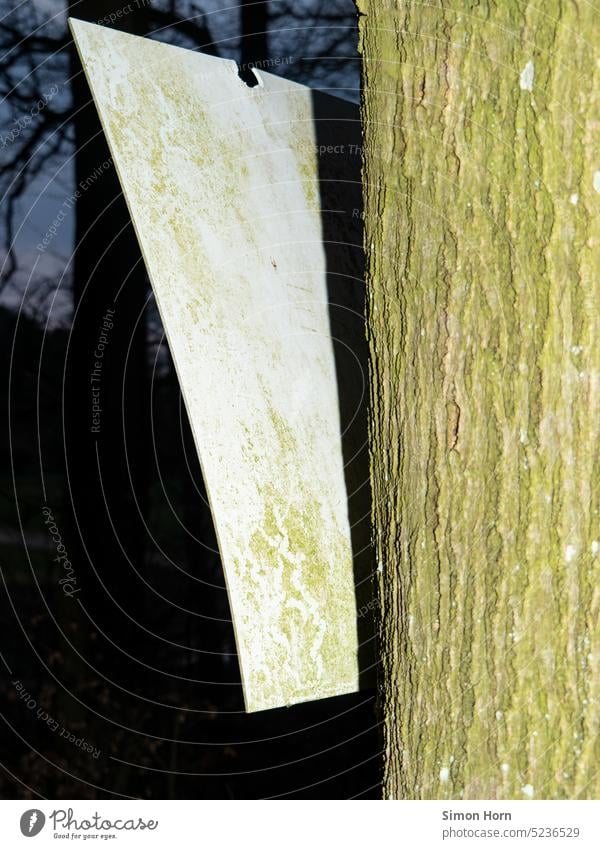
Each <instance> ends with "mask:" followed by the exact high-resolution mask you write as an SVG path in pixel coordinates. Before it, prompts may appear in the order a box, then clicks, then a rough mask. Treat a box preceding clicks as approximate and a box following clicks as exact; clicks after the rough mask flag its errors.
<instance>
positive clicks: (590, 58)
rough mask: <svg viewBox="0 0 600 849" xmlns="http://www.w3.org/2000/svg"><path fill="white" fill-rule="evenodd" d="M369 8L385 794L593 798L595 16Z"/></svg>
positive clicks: (597, 489)
mask: <svg viewBox="0 0 600 849" xmlns="http://www.w3.org/2000/svg"><path fill="white" fill-rule="evenodd" d="M358 7H359V10H360V12H361V13H363V14H362V16H361V18H360V50H361V52H362V55H363V57H364V99H363V118H364V125H365V128H364V132H365V153H364V178H365V187H366V188H365V243H366V246H367V249H368V282H367V288H368V332H369V344H370V365H371V382H372V389H371V391H372V421H371V474H372V483H373V503H374V511H373V512H374V525H375V536H376V546H377V552H378V561H379V564H380V565H379V601H380V641H381V650H382V685H381V686H382V709H383V719H384V735H385V765H384V794H385V796H386V797H388V798H397V797H401V798H461V797H464V798H517V799H518V798H530V797H535V798H588V797H596V798H597V797H598V796H600V772H599V771H598V763H600V745H599V740H600V735H599V724H600V722H599V720H600V701H599V696H600V670H599V662H600V628H599V625H598V617H599V614H600V589H599V585H598V571H599V570H598V566H599V564H600V553H599V549H600V542H599V541H600V517H599V501H600V475H599V468H598V449H599V431H600V370H599V368H600V356H599V355H600V327H599V310H598V304H599V303H600V300H599V295H600V292H599V290H598V282H599V276H598V268H597V264H596V267H595V268H594V265H595V259H597V250H598V235H599V233H598V230H599V219H598V205H599V203H600V197H599V195H598V193H599V192H600V170H598V169H600V157H599V155H598V148H597V147H596V149H595V152H594V150H593V136H594V134H595V135H596V144H597V133H598V126H599V125H598V109H597V107H598V101H597V92H598V91H599V90H600V79H599V76H600V63H599V62H598V61H597V59H596V55H595V52H594V45H597V44H598V38H599V35H600V28H599V25H598V15H597V11H595V10H594V8H593V6H592V5H590V4H589V3H587V2H584V0H579V1H578V2H574V0H572V2H568V3H565V2H559V0H549V2H547V3H544V4H540V3H537V4H535V3H529V4H528V3H523V2H520V0H497V2H493V0H488V2H481V3H465V2H464V0H454V2H453V0H445V2H444V3H439V2H433V3H431V4H425V5H423V4H422V3H417V2H411V0H404V2H399V0H376V2H375V0H373V2H368V0H358ZM594 254H595V256H594Z"/></svg>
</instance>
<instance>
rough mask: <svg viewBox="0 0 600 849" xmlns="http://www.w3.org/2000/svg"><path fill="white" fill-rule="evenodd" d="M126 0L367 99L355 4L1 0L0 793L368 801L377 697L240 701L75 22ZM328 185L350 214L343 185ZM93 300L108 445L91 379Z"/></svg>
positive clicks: (180, 423) (182, 41) (207, 543)
mask: <svg viewBox="0 0 600 849" xmlns="http://www.w3.org/2000/svg"><path fill="white" fill-rule="evenodd" d="M221 7H223V8H221ZM226 7H228V8H226ZM118 10H121V12H122V14H121V15H120V16H119V18H118V19H117V20H115V26H116V27H117V28H118V29H121V30H127V31H129V32H132V33H135V34H138V35H146V36H151V37H153V38H157V39H159V40H162V41H169V42H171V43H175V44H179V45H181V46H185V47H189V48H192V49H201V50H204V51H207V52H211V53H213V54H216V55H219V56H223V57H226V58H232V59H235V60H236V61H238V62H239V63H241V64H242V66H247V65H249V64H251V63H256V64H257V65H258V67H261V65H262V66H263V67H265V68H266V69H268V70H270V71H271V72H273V73H279V74H282V75H283V76H286V77H288V78H290V79H293V80H296V81H298V82H302V83H305V84H308V85H311V86H313V87H315V88H318V89H321V90H323V91H328V92H329V93H331V94H335V95H337V96H338V97H343V98H345V99H346V100H349V101H354V102H358V97H359V63H358V57H357V54H356V20H355V11H354V7H353V4H352V2H351V0H331V2H321V3H319V2H312V0H306V2H296V3H294V2H269V3H246V4H243V5H242V6H241V7H235V6H229V4H225V3H218V2H205V3H203V2H198V3H194V2H158V0H151V1H150V2H146V3H142V0H139V5H138V0H132V2H131V4H129V3H123V2H121V0H113V2H108V0H89V1H88V0H80V2H74V3H71V4H70V10H69V9H68V8H67V7H66V6H65V4H62V3H59V2H56V0H43V2H42V0H37V2H35V3H32V2H27V3H24V4H21V5H16V4H14V3H6V2H4V0H0V43H1V48H0V49H1V53H2V57H3V61H2V71H1V74H0V85H1V87H2V93H1V94H2V104H1V105H0V163H1V165H2V176H1V178H0V183H1V185H0V192H1V197H2V206H1V219H0V225H1V230H2V232H1V242H0V250H1V254H0V266H1V269H2V277H1V286H2V288H1V291H0V345H1V347H2V356H3V358H2V363H3V368H2V382H1V390H0V391H1V392H2V408H3V411H4V415H3V418H2V440H1V443H0V451H1V452H2V457H1V459H2V462H1V464H0V474H1V479H0V566H1V571H2V574H1V578H2V583H1V586H0V635H1V636H0V649H1V653H2V654H1V656H0V690H1V692H0V705H1V709H2V723H0V761H1V769H0V796H1V797H3V798H35V797H37V796H41V797H48V798H96V797H97V798H107V797H121V796H122V797H142V798H263V797H278V796H283V797H296V798H301V797H313V798H314V797H316V798H349V797H353V798H354V797H363V798H366V797H373V796H375V797H376V796H378V795H379V788H378V782H379V767H378V752H379V748H380V741H379V738H378V733H377V726H376V719H375V715H374V694H373V691H371V690H365V691H363V692H362V693H360V694H356V695H352V696H346V697H339V698H336V699H328V700H324V701H319V702H314V703H309V704H306V705H301V706H296V707H293V708H288V709H285V710H277V711H268V712H264V713H259V714H254V715H246V714H245V713H244V712H243V709H242V696H241V685H240V679H239V671H238V667H237V658H236V653H235V643H234V639H233V631H232V627H231V621H230V614H229V607H228V603H227V596H226V592H225V588H224V580H223V574H222V569H221V565H220V561H219V557H218V553H217V551H216V543H215V538H214V532H213V528H212V523H211V517H210V512H209V511H208V508H207V506H206V495H205V491H204V486H203V482H202V478H201V474H200V470H199V467H198V462H197V459H196V454H195V450H194V447H193V443H192V439H191V434H190V429H189V425H188V422H187V419H186V414H185V410H184V408H183V404H182V400H181V396H180V391H179V387H178V384H177V380H176V378H175V375H174V371H173V368H172V364H171V360H170V357H169V352H168V347H167V344H166V341H165V339H164V336H163V329H162V326H161V324H160V320H159V318H158V314H157V311H156V307H155V304H154V300H153V297H152V294H151V290H150V287H149V284H148V280H147V277H146V272H145V268H144V265H143V262H142V260H141V256H140V253H139V249H138V246H137V242H136V239H135V236H134V233H133V228H132V225H131V222H130V220H129V216H128V214H127V211H126V208H125V204H124V201H123V198H122V196H121V190H120V186H119V183H118V181H117V178H116V174H115V171H114V168H113V167H112V164H111V162H110V156H109V152H108V149H107V147H106V142H105V140H104V136H103V135H102V133H101V130H100V126H99V122H98V119H97V115H96V110H95V107H94V105H93V103H92V102H91V100H90V95H89V91H88V89H87V85H86V83H85V80H84V78H83V74H82V72H81V69H80V65H79V61H78V59H77V57H76V55H75V52H74V49H73V46H72V43H71V39H70V36H69V34H68V30H67V27H66V17H67V14H72V15H73V16H74V17H78V18H82V19H87V20H91V21H102V20H103V19H104V18H105V16H107V15H110V14H111V13H115V12H116V11H118ZM277 58H280V59H281V61H280V63H279V64H276V65H274V64H271V63H267V64H266V65H265V60H269V59H277ZM246 78H247V79H249V80H250V81H251V77H249V76H248V74H247V73H246ZM40 98H41V99H42V101H43V107H42V108H40V109H37V108H36V106H35V104H36V103H37V102H38V101H39V100H40ZM356 129H357V128H356V127H355V128H354V131H356ZM325 135H327V133H325ZM250 141H251V140H249V143H250ZM357 162H358V160H357ZM323 167H325V165H324V166H323ZM337 167H340V166H339V163H338V165H337ZM353 167H354V168H355V167H356V162H355V163H354V166H353ZM334 170H335V169H334ZM342 170H343V168H342ZM340 179H341V178H340ZM84 186H85V188H83V187H84ZM76 192H78V197H77V199H76V200H75V201H74V202H73V203H71V204H65V201H68V200H69V199H70V198H72V197H73V195H74V193H76ZM336 197H337V200H336V202H337V203H338V204H339V203H340V202H343V203H344V204H345V206H344V210H343V211H344V212H345V213H346V215H350V214H351V210H350V205H351V204H356V203H357V201H356V198H355V197H353V198H352V199H351V198H350V197H349V196H348V197H347V198H344V199H343V201H340V198H339V196H336ZM358 202H360V201H358ZM324 206H325V204H324ZM61 210H62V211H63V214H62V215H61V221H60V224H59V226H57V227H56V228H55V229H56V232H55V233H54V234H52V237H51V239H50V243H49V245H48V246H47V248H46V249H45V250H44V251H41V250H39V249H38V248H37V247H36V246H37V245H38V244H39V243H40V242H41V240H42V239H43V238H44V236H45V235H46V234H47V233H48V231H49V228H50V227H51V225H52V224H53V222H55V221H56V219H57V216H58V214H59V212H60V211H61ZM338 220H339V219H338ZM324 234H325V237H326V238H328V223H327V221H324ZM359 236H360V234H356V233H354V234H353V236H352V239H353V240H354V243H353V245H352V248H351V250H352V251H353V256H355V260H354V266H355V267H360V260H359V259H357V258H356V254H357V252H360V253H361V254H362V250H361V245H360V237H359ZM330 241H331V244H332V245H336V248H335V250H337V251H338V252H339V244H338V243H339V237H338V235H336V236H335V238H333V236H332V237H331V239H330ZM335 250H334V251H333V253H335ZM344 253H345V255H346V256H347V252H344ZM330 258H331V255H330ZM336 261H337V260H336ZM340 261H341V260H340ZM330 271H331V268H330ZM107 308H111V309H114V310H115V317H114V327H113V328H112V329H111V330H110V343H109V344H110V351H109V354H107V357H106V360H105V365H104V369H105V370H104V372H103V377H102V379H103V399H102V400H103V415H102V434H101V438H100V437H97V436H96V435H94V434H92V433H91V432H90V421H89V419H90V384H89V377H90V362H91V361H92V360H93V356H92V355H93V350H94V348H95V346H96V345H97V342H98V337H99V333H100V329H101V326H102V317H103V316H104V315H105V314H106V310H107ZM363 494H364V492H363ZM44 508H47V510H49V511H50V512H51V515H52V517H53V519H54V522H55V525H56V528H57V529H58V532H59V534H60V539H61V541H62V544H63V545H64V546H65V550H66V552H67V555H68V558H69V561H70V563H71V566H72V575H73V582H72V584H71V585H70V586H71V588H72V589H76V590H77V592H76V593H75V594H74V595H73V596H72V597H69V596H68V595H67V594H66V593H65V591H64V589H65V585H62V586H61V585H60V584H59V579H60V578H62V577H64V575H65V572H64V569H63V566H62V564H61V563H58V562H57V561H55V560H54V559H53V558H54V557H56V545H55V542H53V541H52V538H51V535H50V534H49V533H48V528H47V525H46V524H45V514H44V513H43V512H42V511H43V509H44ZM82 738H83V740H84V742H85V744H86V745H89V746H90V747H91V748H93V750H94V751H93V752H89V751H86V749H85V747H84V745H83V742H82ZM73 741H75V742H73ZM97 752H99V754H97V755H96V753H97ZM94 755H96V756H94Z"/></svg>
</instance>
